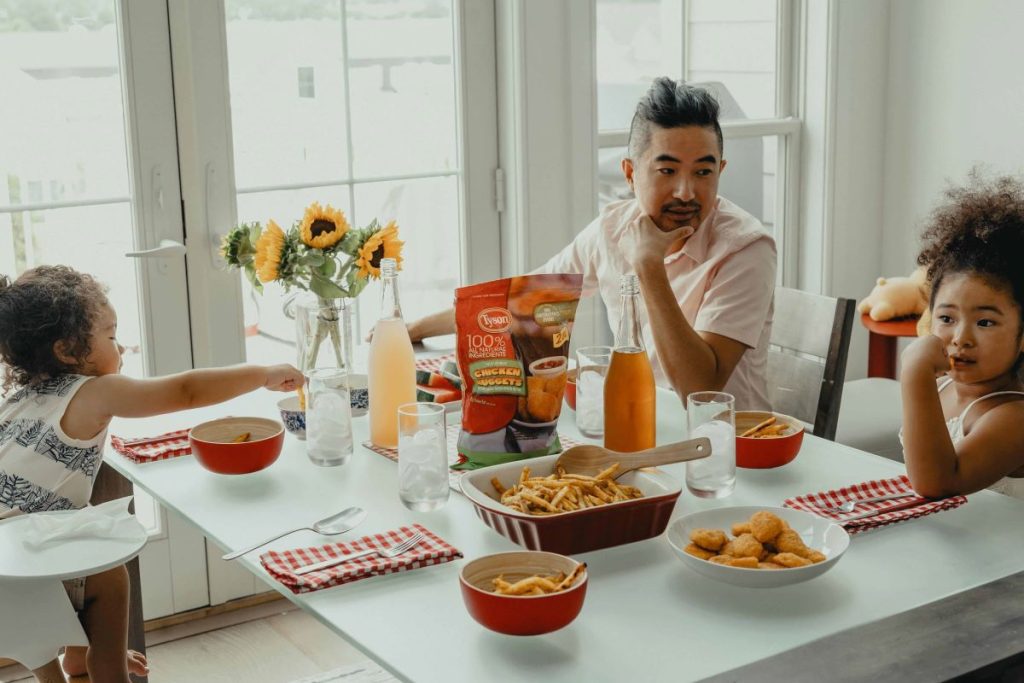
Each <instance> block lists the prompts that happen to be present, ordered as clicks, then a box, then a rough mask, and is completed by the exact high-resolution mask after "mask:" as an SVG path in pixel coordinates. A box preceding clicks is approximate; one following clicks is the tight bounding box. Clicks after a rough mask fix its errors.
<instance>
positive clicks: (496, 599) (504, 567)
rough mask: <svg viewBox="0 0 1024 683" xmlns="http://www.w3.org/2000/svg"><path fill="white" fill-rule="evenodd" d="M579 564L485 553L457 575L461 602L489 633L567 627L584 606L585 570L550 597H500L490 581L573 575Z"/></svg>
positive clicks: (530, 633) (539, 554)
mask: <svg viewBox="0 0 1024 683" xmlns="http://www.w3.org/2000/svg"><path fill="white" fill-rule="evenodd" d="M577 564H578V563H577V562H576V561H575V560H573V559H570V558H568V557H565V556H564V555H556V554H555V553H542V552H529V551H520V552H511V553H498V554H497V555H485V556H484V557H480V558H477V559H475V560H473V561H472V562H468V563H467V564H466V565H465V566H464V567H463V568H462V571H461V572H460V573H459V583H460V585H461V587H462V600H463V602H465V603H466V609H467V610H468V611H469V614H470V616H472V617H473V618H474V619H476V620H477V621H478V622H479V623H480V624H482V625H484V626H486V627H487V628H489V629H491V630H492V631H497V632H498V633H504V634H507V635H510V636H536V635H540V634H542V633H550V632H552V631H557V630H558V629H560V628H563V627H565V626H568V625H569V624H570V623H572V620H573V619H575V618H576V616H577V615H578V614H579V613H580V610H581V609H582V608H583V598H584V597H586V595H587V571H586V570H584V571H583V575H582V576H580V577H579V578H578V579H576V583H575V584H573V586H572V587H571V588H568V589H566V590H564V591H561V592H559V593H550V594H548V595H530V596H526V595H522V596H520V595H499V594H497V593H494V592H492V585H493V584H492V581H493V580H494V578H495V577H497V576H498V575H503V576H504V577H505V579H506V580H507V581H509V582H511V583H514V582H516V581H518V580H519V579H523V578H526V577H528V576H533V575H534V574H543V575H551V574H557V573H558V572H565V573H566V574H569V573H571V572H572V571H573V570H574V569H576V565H577Z"/></svg>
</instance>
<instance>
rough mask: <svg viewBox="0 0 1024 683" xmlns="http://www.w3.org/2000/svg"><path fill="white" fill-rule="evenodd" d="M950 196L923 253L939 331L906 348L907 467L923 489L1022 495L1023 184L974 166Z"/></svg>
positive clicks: (927, 493) (926, 236) (933, 494)
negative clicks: (985, 176)
mask: <svg viewBox="0 0 1024 683" xmlns="http://www.w3.org/2000/svg"><path fill="white" fill-rule="evenodd" d="M946 197H947V200H948V201H947V203H945V204H944V205H942V206H940V207H939V208H938V209H937V210H936V211H935V212H934V214H933V216H932V220H931V224H930V225H929V227H928V228H927V229H926V230H925V232H924V236H923V237H924V241H925V247H924V249H923V250H922V251H921V254H920V255H919V256H918V262H919V263H920V264H921V265H924V266H927V268H928V279H929V281H930V282H931V285H932V294H931V302H930V307H931V311H932V334H931V335H929V336H926V337H921V338H919V339H918V340H916V341H915V342H914V343H913V344H911V345H910V346H909V347H908V348H907V350H906V351H905V352H904V353H903V370H902V374H901V378H900V381H901V385H902V393H903V433H902V437H903V446H904V456H905V460H906V465H907V474H908V475H909V477H910V481H911V482H912V483H913V485H914V488H915V490H917V492H918V493H920V494H921V495H924V496H929V497H942V496H949V495H954V494H965V493H972V492H974V491H978V490H980V489H983V488H986V487H989V488H992V489H993V490H996V491H999V492H1001V493H1005V494H1007V495H1011V496H1015V497H1017V498H1024V429H1022V428H1021V425H1022V424H1024V400H1022V399H1024V382H1022V381H1021V376H1020V372H1019V371H1020V367H1021V360H1022V354H1024V266H1022V264H1021V258H1022V256H1024V185H1022V183H1021V182H1020V181H1019V180H1016V179H1013V178H1009V177H1003V178H998V179H996V180H994V181H991V182H987V181H985V180H983V179H982V178H981V177H980V175H979V174H978V173H977V172H974V173H972V175H971V181H970V183H968V184H967V185H966V186H964V187H957V188H952V189H950V190H948V191H947V192H946ZM942 375H946V376H945V377H944V378H943V379H941V380H939V381H938V383H936V377H940V376H942Z"/></svg>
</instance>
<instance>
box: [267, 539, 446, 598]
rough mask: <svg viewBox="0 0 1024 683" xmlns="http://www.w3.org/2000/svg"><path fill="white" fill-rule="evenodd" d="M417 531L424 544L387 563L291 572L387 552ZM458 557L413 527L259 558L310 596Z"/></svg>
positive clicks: (377, 559) (374, 559)
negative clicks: (368, 552)
mask: <svg viewBox="0 0 1024 683" xmlns="http://www.w3.org/2000/svg"><path fill="white" fill-rule="evenodd" d="M417 531H418V532H420V533H422V534H423V540H422V541H420V542H419V544H418V545H416V546H415V547H413V548H412V549H411V550H409V551H408V552H406V553H403V554H401V555H399V556H398V557H394V558H390V559H389V558H386V557H381V556H380V555H372V556H370V557H364V558H362V559H359V560H353V561H351V562H345V563H342V564H339V565H335V566H333V567H328V568H327V569H322V570H320V571H318V572H310V573H309V574H304V575H303V576H298V575H296V574H295V573H294V572H293V571H292V570H294V569H298V568H299V567H304V566H306V565H308V564H313V563H314V562H320V561H322V560H327V559H330V558H332V557H339V556H340V555H345V554H350V553H356V552H359V551H360V550H369V549H370V548H382V549H383V548H390V547H392V546H393V545H395V544H396V543H401V542H402V541H404V540H405V539H407V538H409V537H410V536H412V535H414V534H415V533H416V532H417ZM460 557H462V552H461V551H460V550H459V549H458V548H455V547H454V546H452V545H449V544H448V543H447V542H445V541H444V540H443V539H441V538H440V537H439V536H437V535H435V534H434V533H433V532H431V531H429V530H428V529H426V528H424V527H423V526H421V525H419V524H412V525H410V526H403V527H399V528H398V529H392V530H391V531H385V532H383V533H379V534H372V535H369V536H363V537H362V538H360V539H359V540H356V541H349V542H347V543H328V544H326V545H321V546H313V547H309V548H295V549H293V550H284V551H281V552H278V551H276V550H271V551H270V552H267V553H264V554H263V555H260V563H261V564H262V565H263V567H264V569H266V570H267V572H268V573H269V574H270V575H271V576H273V577H274V578H275V579H277V580H278V581H279V582H281V583H282V584H284V585H285V586H287V587H288V588H289V589H290V590H291V591H292V592H293V593H310V592H312V591H316V590H320V589H321V588H330V587H331V586H338V585H340V584H343V583H351V582H353V581H359V580H360V579H365V578H367V577H370V576H378V575H380V574H394V573H395V572H407V571H410V570H413V569H419V568H420V567H428V566H430V565H434V564H443V563H445V562H449V561H451V560H457V559H459V558H460Z"/></svg>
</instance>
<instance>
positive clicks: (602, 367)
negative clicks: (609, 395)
mask: <svg viewBox="0 0 1024 683" xmlns="http://www.w3.org/2000/svg"><path fill="white" fill-rule="evenodd" d="M611 362H612V347H610V346H585V347H583V348H581V349H578V350H577V351H576V428H577V429H579V430H580V434H582V435H583V436H586V437H590V438H591V439H600V438H601V437H603V436H604V378H605V376H606V375H607V374H608V366H609V365H610V364H611Z"/></svg>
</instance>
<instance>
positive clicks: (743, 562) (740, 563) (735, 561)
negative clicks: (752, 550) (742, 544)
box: [729, 557, 757, 569]
mask: <svg viewBox="0 0 1024 683" xmlns="http://www.w3.org/2000/svg"><path fill="white" fill-rule="evenodd" d="M729 566H730V567H739V568H741V569H757V558H756V557H734V558H732V561H731V562H729Z"/></svg>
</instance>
